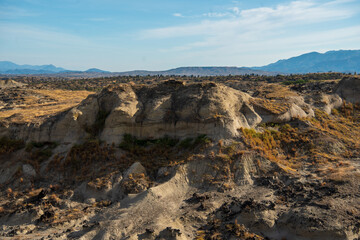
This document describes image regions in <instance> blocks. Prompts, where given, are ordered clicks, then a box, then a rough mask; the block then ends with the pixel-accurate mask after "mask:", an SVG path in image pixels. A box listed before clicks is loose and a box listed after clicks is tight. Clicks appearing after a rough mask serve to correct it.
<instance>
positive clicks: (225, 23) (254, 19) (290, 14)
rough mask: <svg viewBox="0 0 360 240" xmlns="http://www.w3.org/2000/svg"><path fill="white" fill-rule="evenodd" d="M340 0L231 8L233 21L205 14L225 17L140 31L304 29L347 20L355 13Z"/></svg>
mask: <svg viewBox="0 0 360 240" xmlns="http://www.w3.org/2000/svg"><path fill="white" fill-rule="evenodd" d="M339 1H345V0H336V1H331V2H327V3H322V4H320V3H316V2H315V1H293V2H291V3H289V4H284V5H278V6H276V7H274V8H270V7H262V8H254V9H247V10H240V9H238V8H236V7H234V8H232V13H233V14H232V16H234V15H235V14H236V15H237V17H235V18H233V17H231V18H230V17H227V18H226V16H228V15H229V13H208V14H206V15H207V16H222V17H225V18H222V19H219V20H203V21H201V22H198V23H193V24H189V25H180V26H171V27H165V28H157V29H148V30H145V31H142V32H141V37H143V38H156V39H161V38H174V37H184V36H185V37H186V36H221V35H227V34H238V33H239V32H242V33H244V32H248V33H253V32H254V31H267V32H269V31H273V30H275V29H281V28H283V29H284V28H286V27H291V26H294V25H301V26H303V25H307V24H314V23H321V22H328V21H334V20H339V19H345V18H350V17H351V16H352V15H353V14H354V13H355V11H354V10H352V9H351V8H341V7H339V4H340V3H339ZM346 1H349V0H346ZM234 13H235V14H234Z"/></svg>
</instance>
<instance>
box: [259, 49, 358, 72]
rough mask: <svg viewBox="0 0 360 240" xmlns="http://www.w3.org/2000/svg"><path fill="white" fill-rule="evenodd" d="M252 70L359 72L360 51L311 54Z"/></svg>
mask: <svg viewBox="0 0 360 240" xmlns="http://www.w3.org/2000/svg"><path fill="white" fill-rule="evenodd" d="M253 69H258V70H263V71H271V72H282V73H316V72H345V73H353V72H360V50H339V51H329V52H326V53H318V52H311V53H306V54H303V55H300V56H298V57H293V58H289V59H285V60H280V61H277V62H276V63H272V64H269V65H267V66H263V67H253Z"/></svg>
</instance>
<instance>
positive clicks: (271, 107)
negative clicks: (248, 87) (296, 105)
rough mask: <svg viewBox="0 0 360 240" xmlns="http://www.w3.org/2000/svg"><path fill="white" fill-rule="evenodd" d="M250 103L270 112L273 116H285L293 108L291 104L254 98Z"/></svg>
mask: <svg viewBox="0 0 360 240" xmlns="http://www.w3.org/2000/svg"><path fill="white" fill-rule="evenodd" d="M250 101H251V103H252V104H254V105H255V106H257V107H260V108H262V109H264V110H267V111H268V112H270V113H273V114H283V113H285V112H287V111H288V110H289V109H290V107H291V105H290V104H289V103H287V102H283V101H277V100H268V99H260V98H254V99H251V100H250Z"/></svg>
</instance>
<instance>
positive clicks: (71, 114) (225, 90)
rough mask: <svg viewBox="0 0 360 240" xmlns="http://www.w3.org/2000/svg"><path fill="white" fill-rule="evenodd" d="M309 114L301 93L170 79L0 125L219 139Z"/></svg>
mask: <svg viewBox="0 0 360 240" xmlns="http://www.w3.org/2000/svg"><path fill="white" fill-rule="evenodd" d="M313 115H314V111H313V110H312V106H311V105H309V104H307V103H305V101H304V99H303V98H302V97H293V98H291V99H287V101H286V102H285V101H275V100H266V99H261V98H253V97H251V96H250V95H249V94H247V93H244V92H242V91H239V90H236V89H233V88H230V87H227V86H225V85H222V84H216V83H210V82H209V83H195V84H184V83H183V82H180V81H173V80H170V81H166V82H163V83H160V84H157V85H152V86H142V85H140V86H132V85H130V84H121V85H114V86H109V87H107V88H105V89H104V90H103V91H102V92H101V93H99V94H97V95H90V96H89V97H88V98H87V99H85V100H84V101H83V102H82V103H81V104H80V105H79V106H77V107H75V108H72V109H70V110H68V111H67V112H63V113H61V114H59V115H57V116H54V117H52V118H49V119H47V120H46V121H44V122H43V123H42V124H39V125H35V124H30V125H21V126H19V125H14V124H13V125H11V124H10V125H8V126H7V127H6V128H4V127H3V128H1V130H0V135H11V136H16V137H17V138H19V137H20V138H21V139H24V140H31V141H40V142H44V141H55V142H63V143H75V142H79V141H82V140H84V139H86V138H87V137H89V135H94V136H100V139H101V140H103V141H106V142H108V143H116V144H117V143H119V142H121V140H122V136H123V135H124V134H131V135H133V136H136V137H138V138H159V137H163V136H165V135H168V136H170V137H175V138H185V137H194V136H197V135H201V134H206V135H208V136H209V137H211V138H213V139H220V138H227V137H236V136H239V131H238V130H239V129H240V128H252V127H256V126H257V125H259V124H261V123H267V122H287V121H290V120H291V119H293V118H305V117H311V116H313Z"/></svg>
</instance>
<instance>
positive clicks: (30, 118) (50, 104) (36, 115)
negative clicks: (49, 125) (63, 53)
mask: <svg viewBox="0 0 360 240" xmlns="http://www.w3.org/2000/svg"><path fill="white" fill-rule="evenodd" d="M28 91H29V92H28V93H27V96H26V97H24V99H23V101H22V102H21V103H19V104H18V105H17V106H16V108H13V109H9V110H4V111H0V119H5V118H10V120H11V121H12V122H16V123H30V122H36V120H40V119H42V118H44V117H48V116H52V115H55V114H57V113H60V112H63V111H65V110H67V109H70V108H72V107H74V106H76V105H77V104H79V103H80V102H81V101H82V100H84V99H85V98H86V97H87V96H88V95H90V94H92V93H93V92H88V91H66V90H59V89H55V90H43V89H36V90H28Z"/></svg>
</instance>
